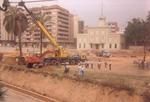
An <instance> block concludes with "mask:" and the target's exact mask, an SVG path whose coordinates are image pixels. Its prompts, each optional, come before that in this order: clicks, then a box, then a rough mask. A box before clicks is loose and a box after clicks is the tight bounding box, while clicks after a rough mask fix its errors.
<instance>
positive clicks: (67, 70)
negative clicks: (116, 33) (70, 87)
mask: <svg viewBox="0 0 150 102" xmlns="http://www.w3.org/2000/svg"><path fill="white" fill-rule="evenodd" d="M68 72H69V68H68V67H67V63H65V64H64V73H65V74H67V73H68Z"/></svg>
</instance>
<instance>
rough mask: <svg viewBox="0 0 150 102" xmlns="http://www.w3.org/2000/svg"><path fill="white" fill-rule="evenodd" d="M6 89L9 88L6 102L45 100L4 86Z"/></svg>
mask: <svg viewBox="0 0 150 102" xmlns="http://www.w3.org/2000/svg"><path fill="white" fill-rule="evenodd" d="M4 90H7V91H6V93H5V96H4V102H44V101H41V100H38V99H36V98H33V97H31V96H29V95H26V94H23V93H21V92H18V91H15V90H12V89H8V88H4Z"/></svg>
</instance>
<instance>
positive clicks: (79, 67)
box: [78, 63, 82, 75]
mask: <svg viewBox="0 0 150 102" xmlns="http://www.w3.org/2000/svg"><path fill="white" fill-rule="evenodd" d="M81 68H82V67H81V64H80V63H79V64H78V72H79V75H81Z"/></svg>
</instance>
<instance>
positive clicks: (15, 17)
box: [3, 7, 28, 57]
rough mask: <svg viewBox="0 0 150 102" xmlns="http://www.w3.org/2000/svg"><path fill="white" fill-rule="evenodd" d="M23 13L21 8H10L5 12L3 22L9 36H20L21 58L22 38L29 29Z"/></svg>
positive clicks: (20, 49)
mask: <svg viewBox="0 0 150 102" xmlns="http://www.w3.org/2000/svg"><path fill="white" fill-rule="evenodd" d="M23 12H24V11H23V9H21V8H17V7H9V8H8V10H7V11H6V12H5V18H4V21H3V25H4V26H5V29H6V31H7V32H8V33H9V34H14V35H15V36H18V40H19V51H20V57H22V56H23V54H22V44H21V36H22V33H23V32H24V31H25V30H26V29H27V27H28V19H27V17H26V15H25V14H24V13H23Z"/></svg>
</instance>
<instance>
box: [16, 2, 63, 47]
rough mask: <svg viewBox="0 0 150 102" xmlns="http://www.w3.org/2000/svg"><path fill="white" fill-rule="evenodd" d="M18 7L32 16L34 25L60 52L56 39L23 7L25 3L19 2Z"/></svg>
mask: <svg viewBox="0 0 150 102" xmlns="http://www.w3.org/2000/svg"><path fill="white" fill-rule="evenodd" d="M19 6H23V7H24V8H25V10H26V11H27V12H28V13H29V14H30V16H32V19H33V21H34V22H35V23H36V25H37V26H38V27H39V28H40V29H41V30H42V32H43V34H45V36H47V38H48V39H49V40H50V41H51V43H52V45H53V46H55V47H56V48H57V49H58V50H60V49H61V47H60V46H59V44H58V43H57V41H56V39H55V38H54V37H53V36H52V34H51V33H50V32H49V31H48V30H47V29H46V28H45V26H44V25H43V24H42V23H41V22H40V21H39V20H38V19H37V18H36V17H35V16H34V15H33V13H32V12H30V11H29V9H28V8H27V7H26V5H25V2H23V1H21V2H19Z"/></svg>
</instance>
